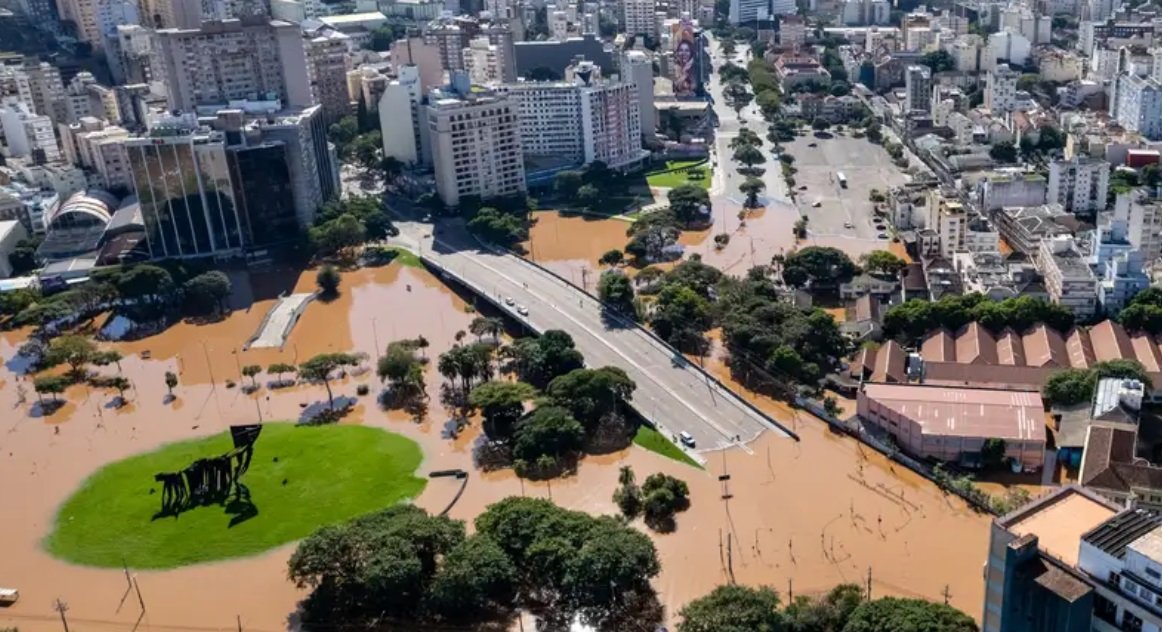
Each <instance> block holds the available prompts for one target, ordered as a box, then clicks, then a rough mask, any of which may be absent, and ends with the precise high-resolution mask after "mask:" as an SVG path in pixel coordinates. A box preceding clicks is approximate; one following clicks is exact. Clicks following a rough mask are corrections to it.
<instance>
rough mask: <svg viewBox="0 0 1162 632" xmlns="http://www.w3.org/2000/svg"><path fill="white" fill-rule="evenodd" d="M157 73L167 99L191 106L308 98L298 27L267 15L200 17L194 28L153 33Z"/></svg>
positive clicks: (306, 101) (295, 102)
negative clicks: (201, 20)
mask: <svg viewBox="0 0 1162 632" xmlns="http://www.w3.org/2000/svg"><path fill="white" fill-rule="evenodd" d="M154 43H155V44H156V53H157V57H156V59H157V60H158V62H159V66H160V68H157V69H155V72H156V74H157V75H158V76H159V77H160V78H161V79H162V80H163V81H164V84H165V87H166V90H167V91H168V94H167V98H168V101H169V105H170V107H171V108H173V109H179V110H187V111H188V110H192V109H193V108H194V107H195V106H198V105H224V104H226V103H228V102H229V101H237V100H250V101H257V100H274V99H278V100H281V101H282V103H283V104H284V105H285V106H290V107H308V106H310V105H311V104H312V100H313V97H312V94H311V85H310V80H309V78H308V70H307V60H306V52H305V49H304V47H303V36H302V32H301V30H300V29H299V27H298V26H297V25H295V24H291V23H289V22H280V21H268V20H256V19H247V20H225V21H222V22H205V23H203V24H202V26H201V27H200V28H198V29H162V30H160V31H157V33H156V39H155V42H154Z"/></svg>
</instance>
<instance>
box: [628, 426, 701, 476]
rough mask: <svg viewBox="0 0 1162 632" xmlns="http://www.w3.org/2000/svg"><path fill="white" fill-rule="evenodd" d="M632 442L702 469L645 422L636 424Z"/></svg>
mask: <svg viewBox="0 0 1162 632" xmlns="http://www.w3.org/2000/svg"><path fill="white" fill-rule="evenodd" d="M633 442H634V443H636V444H638V445H639V446H641V447H643V448H645V449H647V450H649V451H650V452H656V453H658V454H660V455H662V456H664V457H667V458H670V459H674V460H675V461H678V462H679V463H685V464H686V465H692V466H694V467H696V468H698V469H700V470H701V469H703V468H702V465H701V464H699V463H698V462H697V461H695V460H694V459H693V458H691V457H690V455H689V454H686V453H685V452H684V451H683V450H682V449H681V448H679V447H678V446H676V445H674V444H673V442H671V441H670V440H669V439H667V438H665V437H663V436H662V433H660V432H658V431H657V430H654V429H653V428H651V427H649V426H647V425H645V424H642V425H640V426H638V429H637V434H635V435H634V436H633Z"/></svg>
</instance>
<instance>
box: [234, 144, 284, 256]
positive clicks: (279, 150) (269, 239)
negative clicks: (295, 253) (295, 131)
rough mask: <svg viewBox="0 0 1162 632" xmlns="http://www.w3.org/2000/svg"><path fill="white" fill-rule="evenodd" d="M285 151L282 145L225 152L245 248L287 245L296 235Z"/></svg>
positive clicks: (268, 145) (257, 146)
mask: <svg viewBox="0 0 1162 632" xmlns="http://www.w3.org/2000/svg"><path fill="white" fill-rule="evenodd" d="M286 152H287V148H286V145H284V144H283V143H281V142H265V143H262V144H260V145H255V146H239V147H230V148H229V149H227V154H226V155H227V158H228V160H229V164H230V175H231V177H232V180H233V182H234V200H235V201H236V202H237V204H238V216H239V218H240V219H241V227H242V239H243V242H244V243H245V244H246V246H247V247H251V248H253V247H258V246H267V245H271V244H277V243H280V242H286V241H290V240H291V239H294V238H295V235H296V234H297V233H298V227H299V220H298V216H297V215H296V213H295V203H294V190H293V189H292V187H291V175H290V168H289V167H288V165H287V155H286Z"/></svg>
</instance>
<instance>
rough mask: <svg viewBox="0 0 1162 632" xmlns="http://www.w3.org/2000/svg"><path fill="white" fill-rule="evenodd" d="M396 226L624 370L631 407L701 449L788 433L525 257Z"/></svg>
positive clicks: (421, 247) (539, 324)
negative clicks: (631, 386)
mask: <svg viewBox="0 0 1162 632" xmlns="http://www.w3.org/2000/svg"><path fill="white" fill-rule="evenodd" d="M396 226H398V227H399V228H400V236H399V237H397V238H395V241H396V242H397V243H400V244H401V245H404V246H406V247H409V248H411V249H413V250H417V251H419V253H420V254H421V256H423V257H425V258H426V259H427V260H428V261H429V262H431V263H434V264H436V265H438V266H440V267H442V268H444V269H445V270H447V271H448V272H449V273H450V274H451V275H452V276H454V277H456V278H459V279H461V280H463V281H465V282H466V283H467V284H468V285H469V286H471V287H472V288H473V289H474V290H476V291H477V293H478V294H481V295H484V296H487V297H489V298H491V299H493V300H494V301H495V302H499V303H500V306H501V307H502V309H505V310H506V311H508V312H509V313H510V314H512V315H514V316H516V317H518V318H521V319H522V320H524V321H525V322H527V323H528V324H529V325H530V326H531V327H532V328H533V329H535V330H537V331H544V330H546V329H561V330H564V331H566V332H568V333H569V335H571V336H572V337H573V340H574V341H575V342H576V343H577V348H578V349H579V350H580V351H581V352H582V353H583V354H584V355H585V360H586V363H587V364H588V365H589V366H607V365H612V366H618V367H621V368H622V369H624V370H625V371H626V373H628V374H629V376H630V377H631V378H632V379H633V380H634V382H636V383H637V391H636V392H635V394H634V397H633V402H632V403H633V405H634V407H635V408H636V409H637V410H638V412H640V413H641V414H642V415H643V416H645V417H646V418H648V419H650V420H652V421H654V422H655V423H656V424H658V425H659V427H660V428H661V429H662V430H663V431H664V434H666V435H667V436H670V435H676V434H677V433H679V432H681V431H686V432H689V433H690V434H691V435H692V436H693V437H694V439H695V441H696V444H697V450H698V451H706V450H712V449H715V448H720V447H723V446H727V445H734V444H746V443H749V442H750V441H752V440H753V439H754V438H755V437H757V436H758V435H759V434H760V433H761V432H763V431H764V430H774V431H775V432H780V433H781V434H784V435H786V434H788V433H786V432H785V431H784V430H782V429H780V428H778V427H777V426H775V425H774V424H773V423H772V422H771V421H770V420H769V419H767V418H766V417H764V416H763V415H761V414H759V413H757V412H755V411H754V410H753V409H751V408H750V407H748V406H746V405H745V404H744V403H743V402H742V401H741V400H740V399H738V397H737V396H736V395H734V394H733V393H731V392H729V391H727V390H725V389H723V388H721V387H719V386H718V385H716V384H715V382H714V381H713V380H711V379H710V378H708V377H707V376H706V374H704V373H702V372H701V371H700V370H699V369H698V368H697V367H695V366H692V365H691V364H690V363H689V362H688V361H687V360H686V359H685V358H684V357H683V356H681V355H680V354H678V355H676V354H674V353H672V352H671V351H670V350H669V349H668V348H667V347H666V346H665V345H663V344H662V343H661V342H658V341H657V340H655V339H654V338H652V337H650V336H649V335H648V334H646V333H645V332H643V331H641V330H640V329H638V328H636V327H626V326H623V325H620V324H609V323H607V319H606V317H604V316H603V314H602V309H601V306H600V304H599V303H598V302H597V301H595V300H593V299H590V298H588V297H587V296H586V295H585V294H584V293H582V292H581V291H580V290H578V289H577V288H575V287H573V286H571V285H569V284H568V283H566V282H564V281H561V280H559V279H557V278H556V277H554V276H553V275H551V274H549V273H548V272H545V271H543V270H541V269H540V268H538V267H536V266H534V265H533V264H531V263H529V262H528V261H525V260H524V259H521V258H519V257H515V256H512V255H503V254H496V253H491V252H486V251H484V250H482V249H480V248H479V247H478V246H477V245H476V244H475V242H474V241H473V240H472V239H471V237H470V236H468V235H466V234H465V233H464V232H463V231H462V230H459V229H458V228H456V227H453V226H449V225H443V226H442V227H441V230H440V234H439V240H435V239H433V236H432V235H431V226H430V225H427V224H421V223H415V222H398V223H397V224H396ZM507 297H511V298H512V299H513V300H514V301H515V303H516V304H517V305H522V306H526V307H527V308H528V310H529V315H528V316H527V317H520V316H519V315H518V314H516V311H515V306H514V307H507V306H505V305H504V299H505V298H507Z"/></svg>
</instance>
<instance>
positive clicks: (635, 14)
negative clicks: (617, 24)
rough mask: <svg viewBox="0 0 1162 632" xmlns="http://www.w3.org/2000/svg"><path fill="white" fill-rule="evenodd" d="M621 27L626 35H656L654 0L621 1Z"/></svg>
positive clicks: (656, 5) (655, 3)
mask: <svg viewBox="0 0 1162 632" xmlns="http://www.w3.org/2000/svg"><path fill="white" fill-rule="evenodd" d="M620 5H621V27H622V30H624V31H625V32H626V34H628V35H649V36H650V37H656V36H657V34H658V19H657V15H656V13H657V11H658V3H657V2H656V1H655V0H621V2H620Z"/></svg>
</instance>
